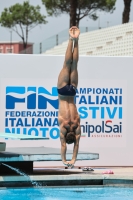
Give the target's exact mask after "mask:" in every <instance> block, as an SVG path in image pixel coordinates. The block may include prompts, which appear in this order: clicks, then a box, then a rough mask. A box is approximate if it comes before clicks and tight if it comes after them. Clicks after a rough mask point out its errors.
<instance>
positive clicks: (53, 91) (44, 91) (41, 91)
mask: <svg viewBox="0 0 133 200" xmlns="http://www.w3.org/2000/svg"><path fill="white" fill-rule="evenodd" d="M40 93H42V94H47V95H50V96H58V92H57V87H52V93H50V92H49V91H48V90H46V89H45V88H44V87H39V88H38V94H40Z"/></svg>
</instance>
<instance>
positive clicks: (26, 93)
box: [6, 86, 58, 109]
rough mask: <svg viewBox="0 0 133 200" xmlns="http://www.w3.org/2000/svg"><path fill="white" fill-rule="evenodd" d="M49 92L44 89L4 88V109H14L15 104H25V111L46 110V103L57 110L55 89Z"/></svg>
mask: <svg viewBox="0 0 133 200" xmlns="http://www.w3.org/2000/svg"><path fill="white" fill-rule="evenodd" d="M51 90H52V92H49V91H48V90H47V89H46V88H44V87H20V86H19V87H17V86H15V87H13V86H7V87H6V109H15V105H16V104H24V103H25V104H26V107H27V109H47V106H48V103H49V104H50V105H51V106H52V107H54V108H55V109H58V98H57V96H58V93H57V87H52V89H51Z"/></svg>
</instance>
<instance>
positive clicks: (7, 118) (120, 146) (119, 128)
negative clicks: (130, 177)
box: [0, 55, 133, 166]
mask: <svg viewBox="0 0 133 200" xmlns="http://www.w3.org/2000/svg"><path fill="white" fill-rule="evenodd" d="M0 60H1V64H0V68H1V75H0V96H1V98H0V107H1V112H0V117H1V118H0V119H1V121H0V132H5V133H7V137H6V138H5V139H4V138H3V139H2V138H0V140H1V141H6V143H7V147H19V146H20V147H26V146H27V147H28V146H30V147H39V146H44V147H54V148H56V147H57V148H60V137H59V136H60V130H59V124H58V93H57V79H58V75H59V72H60V70H61V68H62V64H63V60H64V56H44V55H0ZM132 63H133V58H131V57H87V56H81V57H80V58H79V64H78V72H79V84H78V88H77V92H76V96H75V103H76V106H77V110H78V113H79V115H80V119H81V131H82V134H81V139H80V148H79V150H80V151H87V152H94V153H95V152H96V153H99V155H100V158H99V160H96V161H91V163H92V165H96V166H106V165H111V166H121V165H123V166H131V165H133V159H132V156H130V155H131V154H132V152H133V145H132V141H133V134H132V113H133V107H132V102H133V78H132ZM9 133H10V134H19V135H20V134H22V135H34V136H41V137H44V138H46V139H47V140H38V141H33V140H29V141H21V140H13V139H8V134H9ZM72 148H73V145H69V146H68V149H72Z"/></svg>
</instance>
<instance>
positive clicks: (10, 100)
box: [6, 95, 25, 109]
mask: <svg viewBox="0 0 133 200" xmlns="http://www.w3.org/2000/svg"><path fill="white" fill-rule="evenodd" d="M16 102H18V103H23V102H25V98H22V99H19V98H16V97H13V96H10V95H6V109H14V108H15V103H16Z"/></svg>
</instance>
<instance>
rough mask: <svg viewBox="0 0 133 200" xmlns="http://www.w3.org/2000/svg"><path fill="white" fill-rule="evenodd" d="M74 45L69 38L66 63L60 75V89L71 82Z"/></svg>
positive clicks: (58, 84) (58, 85)
mask: <svg viewBox="0 0 133 200" xmlns="http://www.w3.org/2000/svg"><path fill="white" fill-rule="evenodd" d="M72 47H73V41H72V40H71V39H69V42H68V46H67V50H66V54H65V61H64V65H63V68H62V70H61V72H60V74H59V77H58V83H57V87H58V88H59V89H60V88H62V87H64V86H65V85H67V84H70V72H71V64H72V58H73V54H72Z"/></svg>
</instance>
